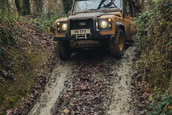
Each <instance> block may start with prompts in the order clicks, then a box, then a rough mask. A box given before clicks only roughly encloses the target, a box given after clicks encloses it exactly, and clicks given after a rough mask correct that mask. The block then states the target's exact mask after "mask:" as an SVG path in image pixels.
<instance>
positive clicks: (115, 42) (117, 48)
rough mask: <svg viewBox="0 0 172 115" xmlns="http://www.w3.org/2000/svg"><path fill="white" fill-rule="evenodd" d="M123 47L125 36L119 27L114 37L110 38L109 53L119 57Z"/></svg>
mask: <svg viewBox="0 0 172 115" xmlns="http://www.w3.org/2000/svg"><path fill="white" fill-rule="evenodd" d="M124 49H125V36H124V32H123V30H122V29H119V30H118V32H117V34H116V37H115V36H114V37H112V38H111V39H110V53H111V55H112V56H113V57H116V58H121V57H122V55H123V53H124Z"/></svg>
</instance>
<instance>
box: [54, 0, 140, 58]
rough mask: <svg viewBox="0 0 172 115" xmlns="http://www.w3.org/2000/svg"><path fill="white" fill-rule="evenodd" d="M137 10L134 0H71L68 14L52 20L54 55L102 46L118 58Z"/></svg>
mask: <svg viewBox="0 0 172 115" xmlns="http://www.w3.org/2000/svg"><path fill="white" fill-rule="evenodd" d="M139 11H140V5H139V1H138V0H73V5H72V9H71V12H70V15H69V16H68V17H67V18H61V19H58V20H57V21H56V36H55V37H54V41H57V54H58V55H59V57H60V58H61V59H68V58H70V56H71V54H72V53H73V52H75V51H77V50H78V49H84V48H96V47H98V48H101V47H102V48H106V49H109V51H110V53H111V54H112V56H114V57H117V58H120V57H121V56H122V54H123V51H124V49H125V43H126V41H127V40H132V35H133V34H135V33H136V28H135V27H134V25H133V21H134V17H136V16H137V15H138V13H139Z"/></svg>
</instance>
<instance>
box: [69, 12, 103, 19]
mask: <svg viewBox="0 0 172 115" xmlns="http://www.w3.org/2000/svg"><path fill="white" fill-rule="evenodd" d="M103 14H104V13H103V12H96V13H95V12H94V13H80V14H75V15H70V16H69V17H68V19H88V18H95V19H96V18H97V17H100V16H101V15H103Z"/></svg>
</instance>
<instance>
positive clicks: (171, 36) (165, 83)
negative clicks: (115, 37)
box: [135, 0, 172, 115]
mask: <svg viewBox="0 0 172 115" xmlns="http://www.w3.org/2000/svg"><path fill="white" fill-rule="evenodd" d="M150 2H151V6H150V7H151V10H148V11H145V12H143V13H142V14H141V15H140V16H139V17H138V18H137V19H136V21H135V24H136V25H138V27H139V30H138V32H137V34H136V36H135V42H136V45H137V46H138V47H139V49H140V50H141V55H140V59H139V60H138V62H137V64H136V66H137V67H138V68H139V73H140V74H141V75H142V82H144V81H147V82H148V83H149V89H150V91H151V95H152V96H151V97H150V98H149V99H148V100H147V107H145V108H144V110H143V111H141V112H140V114H141V115H142V114H144V115H145V114H146V115H171V114H172V107H171V106H172V98H171V97H170V95H169V93H168V91H166V90H168V89H169V86H170V76H171V75H172V58H171V57H172V53H171V52H172V33H171V32H172V15H171V14H172V1H171V0H159V1H155V0H152V1H150ZM155 92H156V93H155Z"/></svg>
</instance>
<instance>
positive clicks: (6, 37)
mask: <svg viewBox="0 0 172 115" xmlns="http://www.w3.org/2000/svg"><path fill="white" fill-rule="evenodd" d="M14 45H15V40H14V39H13V38H12V36H11V32H10V31H9V30H8V29H7V28H5V27H2V28H0V75H1V76H3V77H5V78H9V79H12V80H14V79H13V69H12V66H13V63H14V62H13V61H12V59H11V57H10V55H9V54H8V52H7V49H9V48H11V47H12V46H14Z"/></svg>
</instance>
